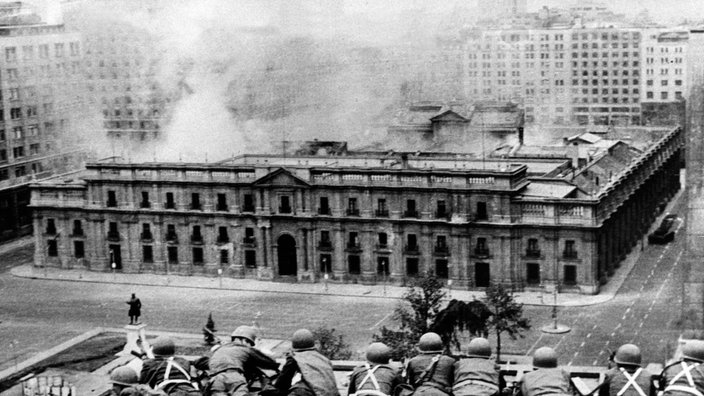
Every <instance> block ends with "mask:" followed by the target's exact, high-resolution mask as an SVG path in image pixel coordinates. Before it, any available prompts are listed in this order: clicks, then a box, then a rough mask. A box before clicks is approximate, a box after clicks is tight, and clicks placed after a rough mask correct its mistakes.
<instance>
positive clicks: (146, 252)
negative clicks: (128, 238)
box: [142, 245, 154, 263]
mask: <svg viewBox="0 0 704 396" xmlns="http://www.w3.org/2000/svg"><path fill="white" fill-rule="evenodd" d="M142 261H143V262H145V263H153V262H154V251H153V250H152V246H151V245H142Z"/></svg>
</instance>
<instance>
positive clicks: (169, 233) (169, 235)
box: [166, 224, 178, 242]
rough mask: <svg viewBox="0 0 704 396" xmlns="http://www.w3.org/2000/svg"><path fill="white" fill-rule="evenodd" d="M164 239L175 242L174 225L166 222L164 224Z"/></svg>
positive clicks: (176, 237) (176, 239)
mask: <svg viewBox="0 0 704 396" xmlns="http://www.w3.org/2000/svg"><path fill="white" fill-rule="evenodd" d="M166 240H167V241H169V242H177V241H178V236H177V235H176V225H175V224H167V225H166Z"/></svg>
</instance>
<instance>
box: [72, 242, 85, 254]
mask: <svg viewBox="0 0 704 396" xmlns="http://www.w3.org/2000/svg"><path fill="white" fill-rule="evenodd" d="M85 256H86V248H85V245H84V244H83V241H73V257H75V258H84V257H85Z"/></svg>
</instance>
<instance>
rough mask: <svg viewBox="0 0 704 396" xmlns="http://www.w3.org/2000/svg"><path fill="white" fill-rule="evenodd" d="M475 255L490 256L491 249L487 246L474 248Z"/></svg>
mask: <svg viewBox="0 0 704 396" xmlns="http://www.w3.org/2000/svg"><path fill="white" fill-rule="evenodd" d="M474 255H475V256H477V257H489V249H488V248H485V247H476V248H474Z"/></svg>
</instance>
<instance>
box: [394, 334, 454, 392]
mask: <svg viewBox="0 0 704 396" xmlns="http://www.w3.org/2000/svg"><path fill="white" fill-rule="evenodd" d="M443 349H444V348H443V345H442V339H441V338H440V336H439V335H437V334H436V333H425V334H423V335H422V336H421V337H420V340H418V351H419V352H420V354H419V355H418V356H416V357H414V358H413V359H411V360H410V361H409V362H408V365H407V367H406V370H407V376H408V378H407V380H408V383H410V384H411V385H413V387H414V388H416V391H415V393H414V395H433V396H434V395H438V396H446V395H451V394H452V384H453V379H454V365H455V359H454V358H451V357H449V356H446V355H443Z"/></svg>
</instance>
